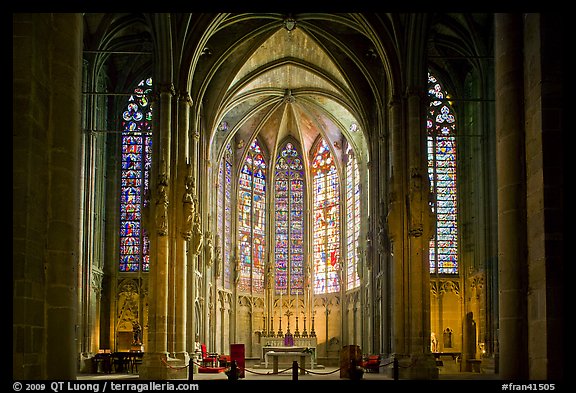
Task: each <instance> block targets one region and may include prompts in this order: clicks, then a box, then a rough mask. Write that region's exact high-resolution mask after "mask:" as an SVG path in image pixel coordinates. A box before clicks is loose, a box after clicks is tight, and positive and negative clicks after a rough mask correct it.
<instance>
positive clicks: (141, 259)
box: [119, 78, 152, 272]
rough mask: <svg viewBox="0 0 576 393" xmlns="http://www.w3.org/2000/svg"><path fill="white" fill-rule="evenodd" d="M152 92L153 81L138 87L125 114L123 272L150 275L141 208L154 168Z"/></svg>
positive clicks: (122, 199)
mask: <svg viewBox="0 0 576 393" xmlns="http://www.w3.org/2000/svg"><path fill="white" fill-rule="evenodd" d="M151 91H152V78H148V79H144V80H142V81H141V82H140V83H138V85H137V87H136V88H135V89H134V94H132V95H131V96H130V98H129V99H128V102H127V104H126V109H125V110H124V112H123V113H122V127H123V129H122V168H121V185H120V264H119V270H120V271H121V272H137V271H143V272H147V271H148V270H149V268H150V254H149V244H150V241H149V238H148V235H147V233H146V231H145V229H144V228H143V226H142V208H143V204H144V203H145V198H144V195H146V193H147V192H148V188H149V173H150V167H151V164H152V155H151V153H152V108H151V107H150V103H149V101H148V95H149V94H150V93H151Z"/></svg>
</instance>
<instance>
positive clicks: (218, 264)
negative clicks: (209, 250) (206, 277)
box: [214, 234, 223, 277]
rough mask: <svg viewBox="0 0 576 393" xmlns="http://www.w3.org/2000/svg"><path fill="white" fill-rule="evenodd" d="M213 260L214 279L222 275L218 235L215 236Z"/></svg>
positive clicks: (220, 247)
mask: <svg viewBox="0 0 576 393" xmlns="http://www.w3.org/2000/svg"><path fill="white" fill-rule="evenodd" d="M215 252H216V255H215V259H214V262H215V264H216V270H215V272H214V274H215V275H216V277H220V274H222V262H223V261H222V246H221V242H220V235H218V234H216V248H215Z"/></svg>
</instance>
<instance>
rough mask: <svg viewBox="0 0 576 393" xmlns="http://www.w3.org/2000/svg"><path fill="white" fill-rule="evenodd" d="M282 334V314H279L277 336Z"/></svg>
mask: <svg viewBox="0 0 576 393" xmlns="http://www.w3.org/2000/svg"><path fill="white" fill-rule="evenodd" d="M282 336H284V333H283V332H282V314H280V325H279V326H278V337H282Z"/></svg>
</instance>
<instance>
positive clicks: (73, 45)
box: [44, 14, 89, 379]
mask: <svg viewBox="0 0 576 393" xmlns="http://www.w3.org/2000/svg"><path fill="white" fill-rule="evenodd" d="M50 20H51V21H52V26H51V28H52V29H51V33H52V34H53V36H52V37H51V41H52V45H51V46H50V45H49V49H48V51H51V52H50V53H49V58H50V59H51V73H50V76H49V79H50V88H49V89H50V90H51V97H50V101H51V102H52V104H51V105H48V108H50V112H51V113H50V115H49V116H48V118H49V123H48V132H49V141H48V145H49V147H48V151H49V153H48V163H49V168H50V169H49V171H50V175H49V176H48V178H49V179H48V189H47V197H48V212H49V214H48V222H47V227H46V234H47V237H46V254H45V257H46V260H45V266H44V271H45V279H46V292H45V293H46V313H45V318H46V330H45V333H46V335H45V338H46V376H45V377H46V378H48V379H67V378H70V377H72V376H74V375H75V374H76V358H77V354H76V353H75V345H74V338H75V335H76V332H75V325H76V307H77V304H76V299H77V297H76V291H77V288H76V285H77V282H76V276H75V273H74V272H75V269H74V266H77V264H78V260H77V258H78V254H79V250H78V245H79V242H78V238H77V237H78V234H79V233H80V230H79V222H80V221H79V217H78V207H79V206H80V195H79V190H80V184H79V179H80V177H79V175H80V165H81V164H80V161H79V160H78V157H79V146H80V127H81V120H80V109H81V100H80V97H81V94H80V91H81V84H82V58H81V50H82V38H81V37H82V23H83V22H82V16H81V14H53V15H51V16H50ZM88 285H89V283H88Z"/></svg>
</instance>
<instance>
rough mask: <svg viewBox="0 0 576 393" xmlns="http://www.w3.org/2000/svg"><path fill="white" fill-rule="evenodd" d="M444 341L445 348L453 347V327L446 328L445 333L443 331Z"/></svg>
mask: <svg viewBox="0 0 576 393" xmlns="http://www.w3.org/2000/svg"><path fill="white" fill-rule="evenodd" d="M442 341H443V344H444V348H452V329H450V328H446V329H444V333H442Z"/></svg>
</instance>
